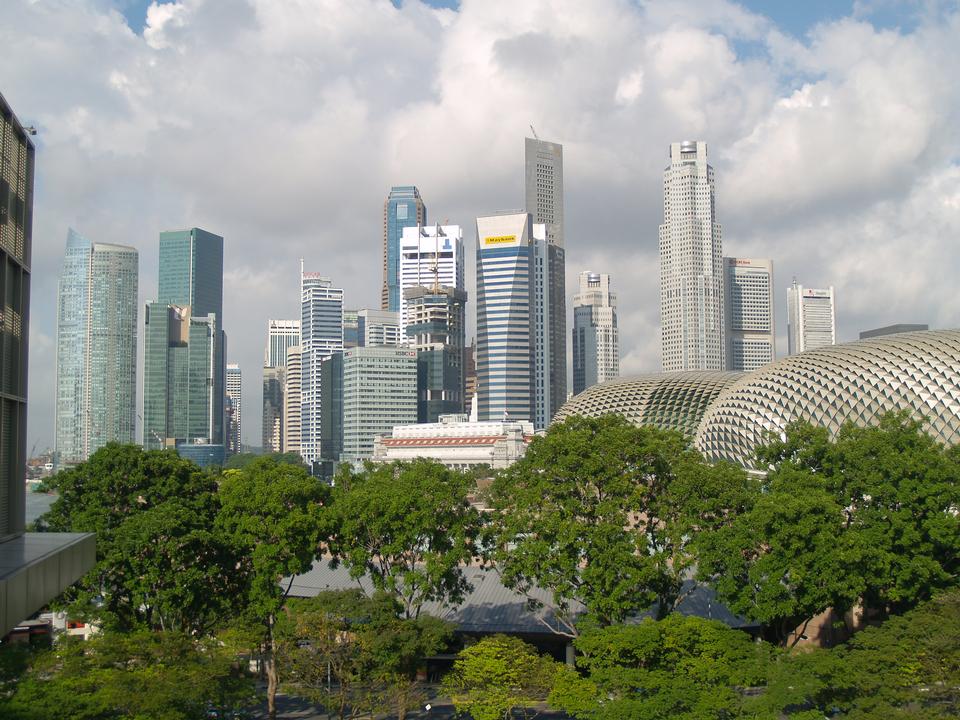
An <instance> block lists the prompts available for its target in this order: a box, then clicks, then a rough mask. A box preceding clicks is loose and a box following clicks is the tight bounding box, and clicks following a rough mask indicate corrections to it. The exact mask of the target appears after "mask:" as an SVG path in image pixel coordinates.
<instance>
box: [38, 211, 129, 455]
mask: <svg viewBox="0 0 960 720" xmlns="http://www.w3.org/2000/svg"><path fill="white" fill-rule="evenodd" d="M138 259H139V258H138V255H137V251H136V250H135V249H134V248H132V247H126V246H123V245H111V244H107V243H95V242H91V241H90V240H88V239H86V238H85V237H83V236H82V235H80V234H79V233H77V232H76V231H74V230H72V229H71V230H69V231H68V232H67V248H66V254H65V256H64V262H63V272H62V273H61V275H60V287H59V294H58V304H57V400H56V402H57V404H56V419H55V424H56V454H55V459H56V465H57V466H58V467H59V466H64V465H74V464H76V463H79V462H82V461H84V460H86V459H87V458H88V457H89V456H90V455H91V454H92V453H94V452H96V451H97V450H98V449H99V448H101V447H103V446H104V445H106V444H107V443H108V442H120V443H132V442H134V441H135V432H136V389H137V379H136V373H137V282H138V274H137V273H138Z"/></svg>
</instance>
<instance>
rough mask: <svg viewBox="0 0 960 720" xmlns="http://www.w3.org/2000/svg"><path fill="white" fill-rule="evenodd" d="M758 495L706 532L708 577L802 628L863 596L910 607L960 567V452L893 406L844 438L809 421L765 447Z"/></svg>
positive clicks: (734, 604)
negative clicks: (936, 439) (765, 470)
mask: <svg viewBox="0 0 960 720" xmlns="http://www.w3.org/2000/svg"><path fill="white" fill-rule="evenodd" d="M758 458H759V459H760V461H761V462H763V463H765V464H766V465H767V466H768V467H769V469H770V470H769V473H768V475H767V478H766V480H765V481H764V483H763V485H762V487H761V488H760V492H759V493H758V494H757V496H756V498H755V501H754V502H753V503H752V504H749V505H748V506H746V507H745V508H744V509H743V510H742V511H740V512H737V513H732V515H733V516H735V517H734V518H733V520H732V522H730V523H727V524H724V525H722V526H719V527H717V528H714V529H711V530H710V531H708V532H704V533H701V534H700V535H699V536H698V539H697V546H698V551H699V576H700V577H701V578H702V579H706V580H709V581H711V582H713V583H714V584H715V586H716V588H717V592H718V594H719V596H720V598H721V599H722V600H724V601H725V602H726V603H727V604H728V605H729V606H730V608H731V609H732V610H734V611H735V612H738V613H742V614H745V615H747V616H749V617H751V618H754V619H756V620H760V621H762V622H764V623H767V624H769V625H770V626H772V629H773V631H774V634H775V636H776V637H777V639H778V640H779V641H780V642H787V641H788V640H789V638H790V636H791V635H792V636H793V637H794V642H796V640H798V639H799V637H800V634H801V633H802V629H801V630H800V631H799V632H797V633H795V634H793V633H791V631H792V629H793V628H794V627H796V626H798V625H799V626H801V628H802V627H803V625H804V623H806V622H808V621H809V620H810V619H811V618H812V617H814V616H815V615H817V614H819V613H821V612H822V611H824V610H826V609H827V608H831V607H832V608H834V609H835V610H836V611H838V612H841V613H842V612H844V611H846V610H848V609H850V608H851V607H852V606H853V605H854V604H856V603H858V602H862V603H863V604H864V605H866V607H868V608H873V609H878V610H880V611H882V612H884V613H887V612H901V611H903V610H905V609H909V608H910V607H913V606H914V605H916V603H917V602H920V601H922V600H924V599H925V598H928V597H929V596H930V593H931V592H932V591H934V590H936V589H937V588H943V587H948V586H950V585H953V584H955V582H956V577H957V573H958V571H960V517H958V515H957V513H956V512H955V510H956V508H957V507H960V483H958V482H957V480H958V478H960V456H958V455H957V454H956V453H954V452H951V451H946V450H944V448H942V447H941V446H939V445H937V444H936V442H934V441H933V440H932V439H931V438H930V437H929V436H927V435H926V434H924V433H923V431H922V424H921V423H919V422H917V421H914V420H911V419H910V418H909V416H907V415H906V414H903V413H891V414H888V415H886V416H884V417H883V418H881V420H880V422H879V424H878V425H877V426H874V427H870V428H857V427H855V426H853V425H852V424H848V425H846V426H844V427H843V428H842V429H841V431H840V432H839V433H838V435H837V438H836V440H835V441H831V440H830V438H829V435H828V434H827V431H826V430H824V429H820V428H813V427H811V426H809V425H806V424H795V425H791V426H790V427H788V428H787V431H786V434H785V437H784V438H783V439H779V440H777V439H775V440H773V441H771V443H770V444H769V445H767V446H766V447H764V448H761V449H760V450H759V451H758Z"/></svg>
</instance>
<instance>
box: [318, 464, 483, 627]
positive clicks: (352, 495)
mask: <svg viewBox="0 0 960 720" xmlns="http://www.w3.org/2000/svg"><path fill="white" fill-rule="evenodd" d="M472 487H473V483H472V482H471V480H470V478H468V477H466V476H464V475H463V474H461V473H456V472H452V471H451V470H448V469H447V468H445V467H444V466H443V465H441V464H440V463H438V462H434V461H431V460H414V461H413V462H409V463H405V462H395V463H392V464H389V465H387V464H382V465H373V464H369V463H368V464H367V466H366V467H365V469H364V470H363V471H362V472H354V471H352V470H351V469H350V468H349V467H347V466H342V469H341V471H340V472H339V473H338V474H337V477H336V481H335V483H334V489H333V500H332V505H331V513H330V540H329V548H330V552H331V554H332V555H333V558H334V560H333V562H334V564H336V563H339V562H342V563H343V564H344V565H345V566H346V567H347V568H348V569H349V571H350V575H351V576H352V577H354V578H360V577H363V575H364V574H366V573H369V574H370V576H371V578H372V580H373V585H374V587H375V588H377V589H378V590H381V591H383V592H387V593H389V594H391V595H393V596H395V597H396V598H397V599H398V600H399V601H400V603H401V604H402V606H403V611H404V615H405V616H406V617H408V618H411V617H418V616H419V614H420V608H421V607H422V606H423V604H424V603H425V602H427V601H430V600H436V601H441V602H450V603H453V604H457V603H459V602H460V601H461V600H462V599H463V596H464V593H465V592H466V590H467V588H468V584H467V581H466V579H465V577H464V574H463V569H462V566H463V565H465V564H468V563H469V562H470V561H471V560H472V558H473V557H474V556H475V554H476V553H477V550H476V548H475V540H476V538H477V535H478V534H479V531H480V521H481V517H480V514H479V513H478V512H477V510H475V509H474V508H473V507H471V505H470V502H469V500H468V497H467V496H468V493H469V492H470V491H471V490H472Z"/></svg>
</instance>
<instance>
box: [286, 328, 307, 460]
mask: <svg viewBox="0 0 960 720" xmlns="http://www.w3.org/2000/svg"><path fill="white" fill-rule="evenodd" d="M302 352H303V348H301V347H300V346H299V345H295V346H293V347H291V348H287V367H286V374H285V376H284V379H283V429H282V433H283V441H282V443H281V446H282V448H283V449H282V452H285V453H288V452H295V453H298V454H299V453H300V412H301V408H300V388H301V382H300V381H301V372H300V360H301V357H302Z"/></svg>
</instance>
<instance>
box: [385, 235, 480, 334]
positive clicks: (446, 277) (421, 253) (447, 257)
mask: <svg viewBox="0 0 960 720" xmlns="http://www.w3.org/2000/svg"><path fill="white" fill-rule="evenodd" d="M441 286H446V287H449V288H453V289H455V290H464V289H465V287H466V285H465V280H464V264H463V230H462V229H461V228H460V226H459V225H430V226H427V225H419V226H417V227H409V228H405V229H404V231H403V238H402V239H401V241H400V334H401V337H406V334H407V333H406V330H405V329H404V328H405V327H406V304H405V303H404V299H403V292H404V290H406V289H407V288H412V287H428V288H432V287H441Z"/></svg>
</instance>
